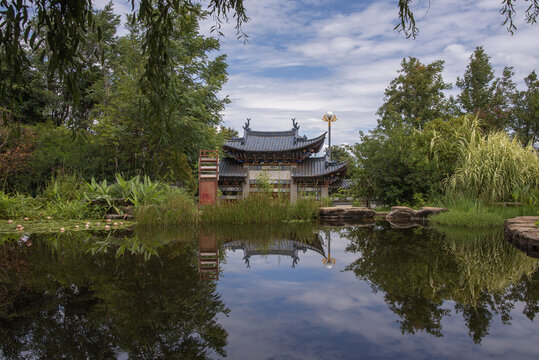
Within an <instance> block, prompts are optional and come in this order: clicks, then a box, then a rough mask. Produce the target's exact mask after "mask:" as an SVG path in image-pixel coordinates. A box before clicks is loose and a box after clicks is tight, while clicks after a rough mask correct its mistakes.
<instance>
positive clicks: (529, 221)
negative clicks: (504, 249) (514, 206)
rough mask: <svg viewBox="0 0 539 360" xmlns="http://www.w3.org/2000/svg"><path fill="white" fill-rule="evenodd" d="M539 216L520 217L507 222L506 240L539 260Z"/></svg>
mask: <svg viewBox="0 0 539 360" xmlns="http://www.w3.org/2000/svg"><path fill="white" fill-rule="evenodd" d="M537 221H539V217H537V216H519V217H516V218H513V219H508V220H506V221H505V239H506V240H507V241H509V242H510V243H511V244H513V246H515V247H516V248H517V249H519V250H522V251H524V252H525V253H526V254H527V255H529V256H533V257H536V258H539V228H538V227H537V226H536V225H535V223H536V222H537Z"/></svg>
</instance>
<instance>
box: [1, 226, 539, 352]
mask: <svg viewBox="0 0 539 360" xmlns="http://www.w3.org/2000/svg"><path fill="white" fill-rule="evenodd" d="M538 269H539V260H538V259H535V258H531V257H528V256H527V255H526V254H525V253H523V252H521V251H519V250H517V249H515V248H513V247H512V246H511V245H510V244H508V243H506V242H505V240H504V238H503V231H501V230H499V229H497V230H492V231H487V232H470V231H455V230H447V231H441V232H440V231H434V230H431V229H427V228H421V227H416V228H411V229H392V228H391V226H390V225H389V224H388V223H386V222H376V223H374V224H364V225H357V226H347V227H325V226H319V225H301V224H300V225H287V226H284V225H280V226H271V227H267V226H265V227H264V226H262V227H261V226H253V225H244V226H234V227H220V228H207V229H194V228H165V229H156V228H135V229H133V230H116V231H113V232H109V233H107V234H104V233H99V232H84V231H80V232H72V233H63V234H52V233H51V234H34V235H28V234H26V235H21V234H11V235H9V234H3V235H2V234H0V358H2V359H60V358H66V359H86V358H88V359H221V358H225V357H226V358H230V359H322V358H323V359H377V358H380V359H402V358H411V359H433V358H436V359H463V358H465V359H487V358H488V359H493V358H494V359H508V358H511V359H531V358H538V356H539V341H537V340H538V339H537V333H538V330H539V326H538V322H537V320H536V319H535V317H536V314H537V312H538V311H539V271H538Z"/></svg>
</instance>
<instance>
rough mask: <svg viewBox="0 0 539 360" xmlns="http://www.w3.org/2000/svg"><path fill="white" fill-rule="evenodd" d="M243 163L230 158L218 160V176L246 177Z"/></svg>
mask: <svg viewBox="0 0 539 360" xmlns="http://www.w3.org/2000/svg"><path fill="white" fill-rule="evenodd" d="M246 176H247V175H246V173H245V169H244V168H243V165H242V164H241V163H239V162H237V161H236V160H234V159H231V158H224V159H220V160H219V177H246Z"/></svg>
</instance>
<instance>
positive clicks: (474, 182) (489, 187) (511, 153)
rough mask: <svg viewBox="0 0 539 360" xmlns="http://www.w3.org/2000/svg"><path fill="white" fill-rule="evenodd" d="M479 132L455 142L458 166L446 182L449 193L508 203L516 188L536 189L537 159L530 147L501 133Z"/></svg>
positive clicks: (538, 162)
mask: <svg viewBox="0 0 539 360" xmlns="http://www.w3.org/2000/svg"><path fill="white" fill-rule="evenodd" d="M474 124H476V123H474ZM475 126H476V125H475ZM478 131H479V130H478V129H476V128H474V129H473V130H472V131H471V133H469V134H468V135H466V136H463V137H461V138H460V140H459V141H458V143H457V150H458V158H457V159H458V160H457V165H456V167H455V171H454V173H453V175H452V176H450V177H449V178H448V179H447V181H446V185H447V190H448V192H449V193H455V194H461V195H464V196H466V197H470V198H480V199H483V200H485V201H492V202H494V201H506V200H510V199H511V194H512V193H513V192H514V191H515V190H516V189H521V188H526V187H527V188H529V189H538V188H539V175H538V174H539V157H538V155H537V152H536V151H535V150H534V149H533V147H532V146H531V145H528V146H526V147H524V146H522V144H521V143H520V141H519V140H518V139H517V138H516V137H515V138H513V139H511V138H510V137H509V135H507V134H506V133H504V132H497V133H490V134H487V135H481V134H478Z"/></svg>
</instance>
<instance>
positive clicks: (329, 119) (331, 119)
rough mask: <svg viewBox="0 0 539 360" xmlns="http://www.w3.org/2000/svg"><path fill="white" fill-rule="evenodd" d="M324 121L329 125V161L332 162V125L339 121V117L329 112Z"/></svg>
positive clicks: (323, 118)
mask: <svg viewBox="0 0 539 360" xmlns="http://www.w3.org/2000/svg"><path fill="white" fill-rule="evenodd" d="M322 120H324V121H325V122H327V123H328V144H329V145H328V155H329V161H331V123H332V122H335V121H337V117H336V116H335V114H334V113H333V111H328V112H326V113H325V114H324V117H322Z"/></svg>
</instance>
